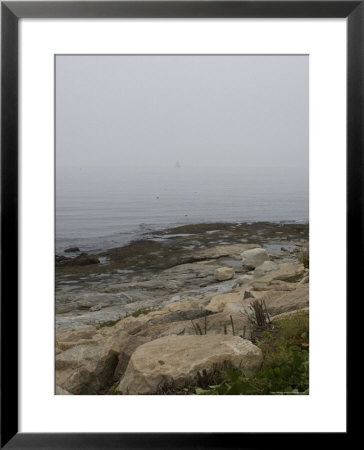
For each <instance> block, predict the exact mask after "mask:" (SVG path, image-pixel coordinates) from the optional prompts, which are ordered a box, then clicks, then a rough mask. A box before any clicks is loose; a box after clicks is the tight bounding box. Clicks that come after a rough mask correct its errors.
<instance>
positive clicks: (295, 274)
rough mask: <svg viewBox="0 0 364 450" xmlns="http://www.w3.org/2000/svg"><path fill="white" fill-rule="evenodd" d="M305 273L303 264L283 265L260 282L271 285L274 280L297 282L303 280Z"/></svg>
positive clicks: (260, 279)
mask: <svg viewBox="0 0 364 450" xmlns="http://www.w3.org/2000/svg"><path fill="white" fill-rule="evenodd" d="M304 273H305V268H304V267H303V264H300V263H283V264H279V268H278V270H274V271H273V272H269V273H267V274H266V275H264V276H263V277H261V278H259V281H262V282H266V283H270V282H272V281H274V280H280V281H287V282H290V283H292V282H296V281H299V280H301V278H302V277H303V275H304Z"/></svg>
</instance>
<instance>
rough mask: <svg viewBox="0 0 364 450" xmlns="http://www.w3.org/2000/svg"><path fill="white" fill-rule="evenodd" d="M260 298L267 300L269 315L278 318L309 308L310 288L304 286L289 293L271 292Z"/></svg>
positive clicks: (306, 285)
mask: <svg viewBox="0 0 364 450" xmlns="http://www.w3.org/2000/svg"><path fill="white" fill-rule="evenodd" d="M260 298H263V299H264V300H265V302H266V305H267V309H268V311H269V314H271V315H272V316H276V315H278V314H282V313H285V312H289V311H295V310H298V309H304V308H307V307H308V306H309V286H308V284H304V285H302V286H298V287H297V289H295V290H293V291H291V292H287V293H282V292H275V291H270V292H267V293H266V294H265V295H264V296H262V297H260Z"/></svg>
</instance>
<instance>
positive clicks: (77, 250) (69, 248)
mask: <svg viewBox="0 0 364 450" xmlns="http://www.w3.org/2000/svg"><path fill="white" fill-rule="evenodd" d="M79 251H80V249H79V248H78V247H68V248H66V249H65V251H64V252H65V253H75V252H79Z"/></svg>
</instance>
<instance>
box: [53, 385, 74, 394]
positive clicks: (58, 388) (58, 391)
mask: <svg viewBox="0 0 364 450" xmlns="http://www.w3.org/2000/svg"><path fill="white" fill-rule="evenodd" d="M56 395H72V394H71V393H70V392H68V391H66V390H65V389H62V388H61V387H60V386H56Z"/></svg>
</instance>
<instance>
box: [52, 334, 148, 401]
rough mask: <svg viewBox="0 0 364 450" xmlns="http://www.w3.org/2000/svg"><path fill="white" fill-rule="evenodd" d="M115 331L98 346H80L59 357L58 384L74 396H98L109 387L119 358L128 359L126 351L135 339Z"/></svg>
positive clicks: (97, 344)
mask: <svg viewBox="0 0 364 450" xmlns="http://www.w3.org/2000/svg"><path fill="white" fill-rule="evenodd" d="M113 331H114V334H112V335H111V336H105V337H104V339H103V340H101V341H99V342H98V343H96V344H93V345H77V346H76V347H72V348H70V349H68V350H66V351H64V352H62V353H61V354H59V355H57V356H56V383H57V385H58V386H60V387H62V388H63V389H65V390H67V391H69V392H71V393H72V394H98V393H99V392H100V391H101V390H102V389H104V388H105V387H107V386H110V385H111V384H112V383H113V381H114V372H115V369H116V368H117V366H118V363H119V362H120V358H121V359H122V358H123V357H125V355H124V353H123V351H124V348H126V347H128V346H129V347H130V345H131V344H130V340H131V339H132V338H133V337H131V336H130V335H129V334H127V333H125V332H123V331H116V330H113ZM142 342H144V341H142V340H140V342H139V343H140V344H141V343H142ZM126 353H127V352H126ZM129 356H130V355H129Z"/></svg>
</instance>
